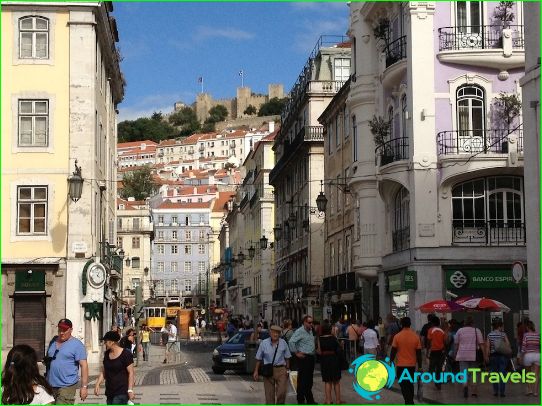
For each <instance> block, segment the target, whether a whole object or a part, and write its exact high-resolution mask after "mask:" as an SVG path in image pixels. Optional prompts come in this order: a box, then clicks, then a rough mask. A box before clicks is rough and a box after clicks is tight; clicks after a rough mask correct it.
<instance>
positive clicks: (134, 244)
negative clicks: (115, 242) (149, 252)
mask: <svg viewBox="0 0 542 406" xmlns="http://www.w3.org/2000/svg"><path fill="white" fill-rule="evenodd" d="M140 240H141V239H140V238H139V237H132V248H139V244H140Z"/></svg>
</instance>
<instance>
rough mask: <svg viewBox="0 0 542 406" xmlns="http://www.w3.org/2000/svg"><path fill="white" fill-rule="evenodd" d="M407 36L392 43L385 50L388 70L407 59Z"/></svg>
mask: <svg viewBox="0 0 542 406" xmlns="http://www.w3.org/2000/svg"><path fill="white" fill-rule="evenodd" d="M406 38H407V37H406V35H403V36H402V37H400V38H397V39H396V40H394V41H392V42H391V43H390V44H389V45H388V46H387V47H386V49H385V53H386V68H389V67H390V66H391V65H393V64H394V63H397V62H399V61H401V60H403V59H405V58H406V53H407V42H406Z"/></svg>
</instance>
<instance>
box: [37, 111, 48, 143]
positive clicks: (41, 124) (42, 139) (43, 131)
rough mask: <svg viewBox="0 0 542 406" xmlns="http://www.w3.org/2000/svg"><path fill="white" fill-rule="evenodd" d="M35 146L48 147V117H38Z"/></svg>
mask: <svg viewBox="0 0 542 406" xmlns="http://www.w3.org/2000/svg"><path fill="white" fill-rule="evenodd" d="M35 126H36V128H35V139H34V145H47V117H36V121H35Z"/></svg>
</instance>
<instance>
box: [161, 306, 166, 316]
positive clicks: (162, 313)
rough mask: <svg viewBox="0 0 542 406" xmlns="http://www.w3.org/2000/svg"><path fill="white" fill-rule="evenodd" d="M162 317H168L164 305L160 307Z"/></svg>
mask: <svg viewBox="0 0 542 406" xmlns="http://www.w3.org/2000/svg"><path fill="white" fill-rule="evenodd" d="M160 317H166V309H164V308H163V307H162V308H161V309H160Z"/></svg>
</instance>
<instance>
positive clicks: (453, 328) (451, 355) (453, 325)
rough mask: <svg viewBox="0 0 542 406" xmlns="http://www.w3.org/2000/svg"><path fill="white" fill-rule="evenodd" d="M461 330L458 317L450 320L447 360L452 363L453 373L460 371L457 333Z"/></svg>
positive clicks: (447, 338)
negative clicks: (456, 352)
mask: <svg viewBox="0 0 542 406" xmlns="http://www.w3.org/2000/svg"><path fill="white" fill-rule="evenodd" d="M457 330H459V323H458V322H457V320H456V319H451V320H450V321H449V322H448V335H447V337H446V353H447V354H446V355H447V362H448V363H449V364H450V366H451V367H450V370H451V371H452V372H453V373H457V372H459V364H458V362H457V361H456V360H455V350H454V348H455V334H456V333H457Z"/></svg>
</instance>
